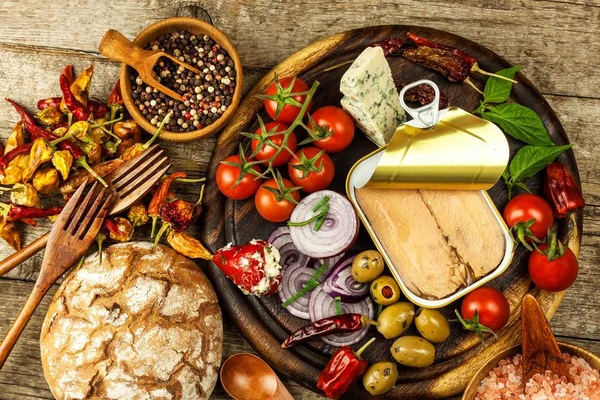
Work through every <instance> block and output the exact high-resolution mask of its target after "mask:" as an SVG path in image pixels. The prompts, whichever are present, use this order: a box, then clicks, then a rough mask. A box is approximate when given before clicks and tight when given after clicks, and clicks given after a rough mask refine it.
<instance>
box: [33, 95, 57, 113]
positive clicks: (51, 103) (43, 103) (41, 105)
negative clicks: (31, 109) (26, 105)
mask: <svg viewBox="0 0 600 400" xmlns="http://www.w3.org/2000/svg"><path fill="white" fill-rule="evenodd" d="M61 101H62V97H49V98H47V99H42V100H40V101H38V102H37V108H38V110H45V109H46V108H48V107H55V108H60V102H61Z"/></svg>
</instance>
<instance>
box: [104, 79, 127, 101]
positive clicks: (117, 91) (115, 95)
mask: <svg viewBox="0 0 600 400" xmlns="http://www.w3.org/2000/svg"><path fill="white" fill-rule="evenodd" d="M106 104H108V106H109V107H110V106H112V105H122V104H123V95H122V94H121V80H120V79H117V83H115V87H114V88H113V90H112V92H111V93H110V96H108V100H107V101H106Z"/></svg>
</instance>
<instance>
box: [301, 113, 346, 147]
mask: <svg viewBox="0 0 600 400" xmlns="http://www.w3.org/2000/svg"><path fill="white" fill-rule="evenodd" d="M310 118H311V119H312V120H309V123H308V128H309V129H310V130H311V131H312V132H310V133H311V134H310V136H311V137H312V138H313V139H317V140H314V141H313V142H311V144H312V145H314V146H316V147H318V148H320V149H324V150H325V151H326V152H327V153H339V152H340V151H342V150H344V149H345V148H346V147H348V146H349V145H350V143H352V139H354V121H352V118H351V117H350V115H348V113H346V111H344V110H342V109H341V108H339V107H334V106H325V107H321V108H319V109H318V110H316V111H315V112H314V113H312V114H310ZM313 121H314V124H313ZM320 138H322V139H320Z"/></svg>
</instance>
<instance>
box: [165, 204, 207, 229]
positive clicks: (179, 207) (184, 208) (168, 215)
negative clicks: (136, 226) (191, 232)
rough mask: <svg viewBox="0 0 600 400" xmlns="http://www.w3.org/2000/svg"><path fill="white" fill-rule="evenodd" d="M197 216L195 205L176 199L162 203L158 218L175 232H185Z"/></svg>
mask: <svg viewBox="0 0 600 400" xmlns="http://www.w3.org/2000/svg"><path fill="white" fill-rule="evenodd" d="M198 214H199V207H198V205H197V204H194V203H190V202H188V201H184V200H180V199H177V200H175V201H171V202H165V203H163V205H162V207H161V208H160V218H161V219H162V220H163V221H165V222H166V223H168V224H169V225H170V227H171V229H173V230H174V231H175V232H183V231H185V230H187V229H188V228H189V227H190V225H191V224H192V222H194V220H195V219H196V217H197V216H198Z"/></svg>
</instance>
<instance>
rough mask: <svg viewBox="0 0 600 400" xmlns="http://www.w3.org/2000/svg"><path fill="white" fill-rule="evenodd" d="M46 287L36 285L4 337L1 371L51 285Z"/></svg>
mask: <svg viewBox="0 0 600 400" xmlns="http://www.w3.org/2000/svg"><path fill="white" fill-rule="evenodd" d="M45 286H48V287H42V286H39V285H38V283H36V284H35V286H34V287H33V290H32V291H31V294H30V295H29V298H28V299H27V302H26V303H25V305H24V306H23V309H22V310H21V312H20V313H19V316H18V317H17V319H16V320H15V322H13V324H12V326H11V327H10V329H9V330H8V333H7V334H6V336H5V337H4V340H3V341H2V343H1V344H0V369H2V367H3V366H4V363H5V362H6V359H7V358H8V355H9V354H10V352H11V351H12V349H13V347H15V343H17V340H19V337H20V336H21V333H22V332H23V330H24V329H25V326H27V322H29V319H30V318H31V316H32V315H33V312H34V311H35V309H36V307H37V306H38V304H40V302H41V301H42V299H43V298H44V295H45V294H46V292H47V291H48V289H49V288H50V286H51V285H50V286H49V285H45Z"/></svg>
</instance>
